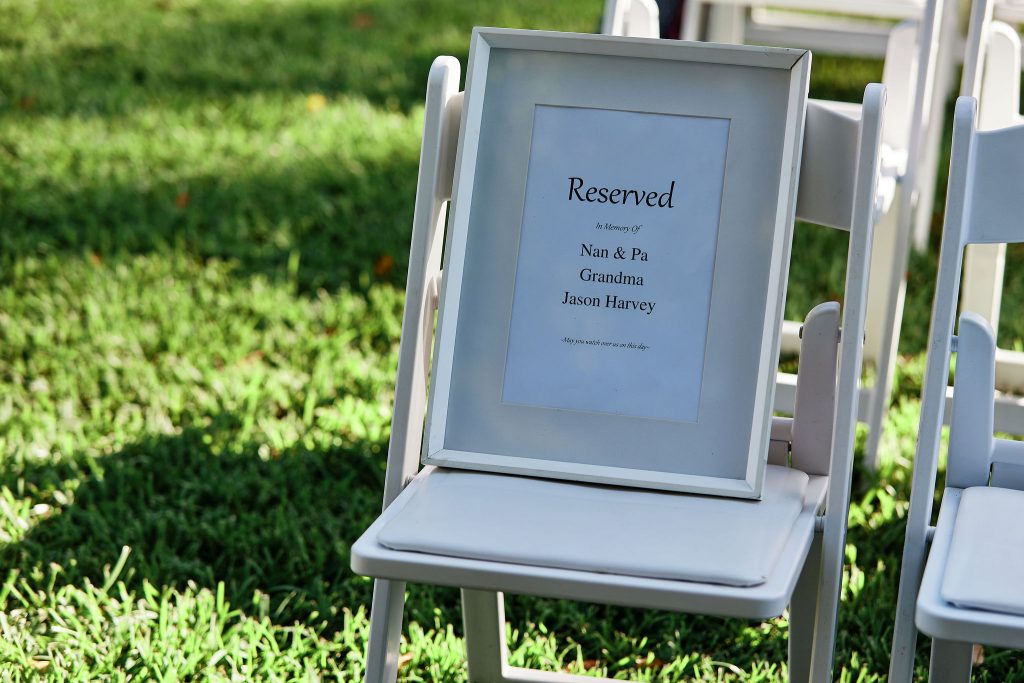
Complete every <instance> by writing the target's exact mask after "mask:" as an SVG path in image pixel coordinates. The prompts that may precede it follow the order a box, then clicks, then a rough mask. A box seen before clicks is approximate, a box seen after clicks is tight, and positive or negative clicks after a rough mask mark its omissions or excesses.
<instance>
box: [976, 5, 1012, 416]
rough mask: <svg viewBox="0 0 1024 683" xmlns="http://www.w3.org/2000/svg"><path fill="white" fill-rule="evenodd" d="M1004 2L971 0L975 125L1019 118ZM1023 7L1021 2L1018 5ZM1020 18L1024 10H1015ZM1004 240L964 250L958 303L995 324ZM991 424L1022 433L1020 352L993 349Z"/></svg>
mask: <svg viewBox="0 0 1024 683" xmlns="http://www.w3.org/2000/svg"><path fill="white" fill-rule="evenodd" d="M1005 7H1006V6H1005V5H1001V4H999V3H996V2H994V1H993V0H975V2H974V4H973V5H972V7H971V23H970V30H969V32H968V37H967V51H966V53H965V55H964V77H963V83H962V85H961V88H960V94H961V95H969V96H971V97H974V98H975V99H977V100H978V128H979V129H981V130H994V129H998V128H1005V127H1007V126H1015V125H1019V124H1021V123H1024V116H1021V114H1020V74H1021V39H1020V36H1019V34H1018V33H1017V30H1016V29H1015V28H1013V27H1012V26H1010V25H1009V24H1006V23H1004V22H1002V21H999V20H997V18H998V17H999V16H1000V14H1001V13H1000V11H999V10H1001V9H1004V8H1005ZM1010 9H1016V10H1017V11H1018V12H1022V13H1024V5H1021V6H1018V7H1017V8H1010ZM1020 19H1021V20H1024V14H1022V15H1021V16H1020ZM1005 269H1006V245H1005V244H972V245H970V246H968V247H967V252H966V255H965V256H964V278H963V291H962V292H961V295H960V308H961V310H963V311H974V312H975V313H978V314H979V315H981V316H982V317H984V318H985V319H986V320H988V321H989V324H991V325H992V328H993V329H994V330H996V331H998V329H999V312H1000V307H1001V304H1002V289H1003V273H1004V271H1005ZM995 388H996V389H997V391H998V393H997V395H996V413H995V423H996V430H997V431H1000V432H1006V433H1008V434H1017V435H1024V353H1022V352H1020V351H1012V350H1009V349H1002V348H999V349H997V350H996V375H995Z"/></svg>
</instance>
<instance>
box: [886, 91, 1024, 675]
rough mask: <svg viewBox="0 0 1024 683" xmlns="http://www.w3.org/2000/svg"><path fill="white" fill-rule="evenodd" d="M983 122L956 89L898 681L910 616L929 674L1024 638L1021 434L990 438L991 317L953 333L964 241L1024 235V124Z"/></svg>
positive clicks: (908, 659) (904, 666)
mask: <svg viewBox="0 0 1024 683" xmlns="http://www.w3.org/2000/svg"><path fill="white" fill-rule="evenodd" d="M977 122H978V116H977V111H976V107H975V100H974V99H973V98H971V97H961V98H960V99H959V100H958V101H957V106H956V113H955V117H954V124H953V125H954V128H953V149H952V158H951V161H950V174H949V191H948V194H947V200H946V221H945V226H944V228H943V232H942V251H941V255H940V257H939V259H940V260H939V273H938V281H937V284H936V293H935V301H934V305H933V308H932V322H931V332H930V334H929V343H928V360H927V370H926V374H925V380H924V389H923V392H922V403H921V422H920V428H919V431H918V441H917V453H916V455H915V459H914V478H913V486H912V492H911V499H910V511H909V514H908V517H907V535H906V540H905V542H904V546H903V566H902V569H901V573H900V589H899V598H898V602H897V608H896V609H897V611H896V629H895V634H894V636H893V650H892V664H891V669H890V672H889V680H890V681H892V682H893V683H901V682H903V681H910V680H911V677H912V674H913V666H914V649H915V648H914V644H915V639H916V635H917V632H916V630H915V622H916V625H917V628H919V629H920V630H921V631H922V632H923V633H926V634H928V635H930V636H932V638H933V643H932V666H931V677H932V679H933V680H941V681H947V680H948V681H953V680H960V681H965V680H969V679H970V671H971V644H972V643H987V644H992V645H999V646H1004V647H1015V648H1021V649H1024V592H1022V589H1021V588H1022V584H1021V583H1020V578H1021V577H1020V571H1019V570H1020V567H1021V562H1024V537H1022V536H1021V534H1020V531H1019V528H1020V527H1019V524H1017V520H1019V519H1020V517H1021V516H1022V515H1024V491H1022V489H1024V476H1022V475H1024V444H1022V443H1020V442H1016V441H1006V440H1003V439H995V438H993V431H994V424H993V419H994V412H995V410H994V404H993V400H992V392H993V384H994V378H995V357H996V350H995V337H994V334H993V333H992V329H991V327H989V326H988V324H987V323H986V322H985V320H984V318H982V317H981V316H979V315H977V314H976V313H972V312H966V313H964V314H963V315H962V316H961V318H960V328H959V334H958V335H957V336H956V337H954V336H953V319H954V317H955V314H956V305H957V293H958V290H959V286H960V275H961V263H962V258H963V252H964V248H965V247H966V246H967V245H973V244H999V243H1007V242H1021V241H1024V126H1021V125H1018V126H1014V127H1011V128H1004V129H1000V130H993V131H980V130H978V127H977ZM954 350H955V351H956V352H957V363H956V381H955V388H954V391H953V401H952V408H951V411H950V435H949V458H948V466H947V469H946V488H945V490H944V492H943V495H942V505H941V508H940V512H939V518H938V523H937V524H936V526H935V527H930V526H929V523H930V521H931V517H932V499H933V496H934V491H935V480H936V471H937V469H938V460H939V445H940V434H941V429H942V423H943V416H944V413H945V412H946V410H947V409H946V400H945V398H946V393H947V391H946V389H947V387H946V385H947V381H948V374H949V361H950V353H951V352H952V351H954ZM929 541H930V542H931V550H930V552H929V549H928V544H929ZM926 563H927V564H926ZM922 573H923V578H922Z"/></svg>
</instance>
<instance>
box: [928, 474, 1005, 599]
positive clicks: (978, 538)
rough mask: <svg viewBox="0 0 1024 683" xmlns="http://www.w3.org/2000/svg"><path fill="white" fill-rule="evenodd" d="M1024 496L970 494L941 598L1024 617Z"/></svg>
mask: <svg viewBox="0 0 1024 683" xmlns="http://www.w3.org/2000/svg"><path fill="white" fill-rule="evenodd" d="M1022 519H1024V491H1014V490H1011V489H1002V488H994V487H988V486H976V487H971V488H968V489H965V490H964V492H963V496H962V498H961V500H960V508H959V511H958V512H957V515H956V522H955V523H954V527H953V538H952V541H951V542H950V546H949V556H948V559H947V561H946V571H945V573H944V575H943V579H942V587H941V590H940V594H941V596H942V599H943V600H945V601H946V602H949V603H952V604H954V605H956V606H958V607H968V608H973V609H981V610H988V611H990V612H1004V613H1008V614H1021V615H1024V524H1021V520H1022Z"/></svg>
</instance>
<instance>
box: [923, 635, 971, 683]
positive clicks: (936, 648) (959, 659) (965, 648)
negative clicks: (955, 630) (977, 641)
mask: <svg viewBox="0 0 1024 683" xmlns="http://www.w3.org/2000/svg"><path fill="white" fill-rule="evenodd" d="M973 654H974V645H973V644H972V643H961V642H959V641H954V640H940V639H938V638H932V659H931V663H930V664H929V667H928V680H929V681H931V683H970V680H971V657H972V656H973Z"/></svg>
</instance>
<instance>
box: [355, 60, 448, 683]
mask: <svg viewBox="0 0 1024 683" xmlns="http://www.w3.org/2000/svg"><path fill="white" fill-rule="evenodd" d="M460 71H461V69H460V67H459V62H458V60H456V59H454V58H452V57H438V58H437V59H436V60H434V63H433V65H431V68H430V75H429V76H428V79H427V101H426V110H425V114H424V124H423V145H422V147H421V148H420V167H419V168H420V170H419V176H418V178H417V181H416V204H415V207H414V209H413V226H412V246H411V248H410V255H409V272H408V275H407V280H406V281H407V285H406V295H405V312H404V314H403V316H402V337H401V342H400V344H399V350H398V373H397V377H396V380H395V404H394V409H393V410H394V412H393V418H392V423H391V436H390V439H389V442H388V464H387V471H386V473H385V476H384V505H383V507H384V508H385V509H386V508H387V506H388V505H390V504H391V502H392V501H393V500H394V499H395V498H396V497H397V496H398V494H399V493H400V492H401V490H402V488H403V487H404V486H405V484H406V483H407V482H408V481H409V480H411V479H412V477H413V476H414V475H415V474H416V470H417V469H418V464H419V459H418V456H419V445H420V439H421V437H422V434H423V426H422V425H423V412H424V410H425V409H426V391H427V374H428V371H429V370H428V369H429V365H430V343H431V339H432V337H433V325H434V305H433V297H432V292H431V284H432V283H433V282H434V280H435V279H436V277H437V276H438V274H439V273H440V268H441V245H442V242H443V240H444V228H443V221H444V206H445V203H446V201H447V199H448V192H447V185H448V184H447V182H446V181H445V180H444V178H445V177H446V176H447V173H449V172H450V171H448V169H449V168H450V161H449V159H450V157H451V150H452V148H453V147H454V145H453V143H454V135H453V134H454V132H455V130H456V129H455V128H454V127H453V121H452V116H451V114H450V110H449V104H450V103H451V102H452V100H453V99H454V98H455V96H456V92H457V91H458V88H459V72H460ZM456 106H457V105H456ZM404 604H405V584H404V583H402V582H400V581H398V582H391V581H387V580H378V581H375V582H374V586H373V603H372V607H371V614H370V624H371V627H370V640H369V645H368V648H367V657H366V679H365V680H366V681H367V683H376V682H383V681H394V680H395V677H396V676H397V671H398V669H397V666H398V665H397V662H398V646H399V637H400V635H401V629H402V608H403V606H404Z"/></svg>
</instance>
